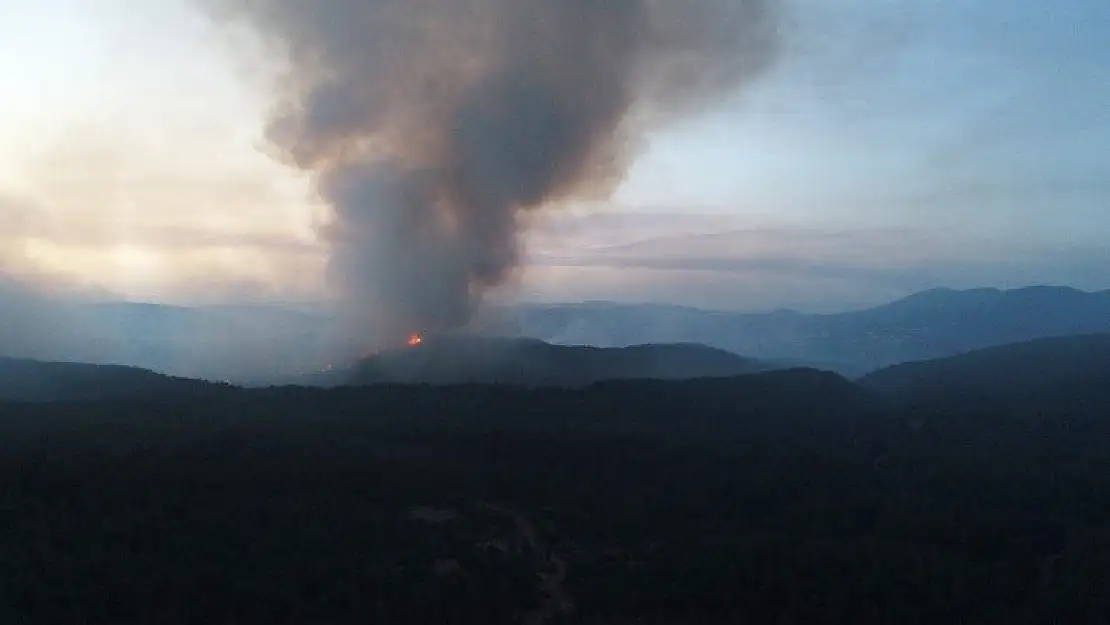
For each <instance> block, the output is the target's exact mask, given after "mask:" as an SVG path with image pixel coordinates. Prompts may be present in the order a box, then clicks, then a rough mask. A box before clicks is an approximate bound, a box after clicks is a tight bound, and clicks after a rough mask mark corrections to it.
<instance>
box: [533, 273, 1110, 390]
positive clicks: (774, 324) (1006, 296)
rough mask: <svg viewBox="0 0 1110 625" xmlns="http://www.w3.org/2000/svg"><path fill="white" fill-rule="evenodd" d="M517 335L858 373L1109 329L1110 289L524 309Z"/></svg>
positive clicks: (938, 291)
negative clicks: (816, 303) (848, 307)
mask: <svg viewBox="0 0 1110 625" xmlns="http://www.w3.org/2000/svg"><path fill="white" fill-rule="evenodd" d="M517 331H518V332H519V333H520V334H521V335H524V336H532V337H537V338H542V339H545V340H548V341H551V342H554V343H565V344H576V343H583V344H593V345H601V346H621V345H629V344H635V343H643V342H693V343H703V344H706V345H712V346H714V347H719V348H721V349H726V350H729V351H732V352H735V353H739V354H743V355H745V356H748V357H752V358H759V359H764V360H776V361H788V362H793V363H796V364H804V365H811V366H816V367H820V368H828V369H832V370H836V371H838V372H841V373H844V374H846V375H850V376H856V375H861V374H863V373H865V372H868V371H871V370H874V369H877V368H880V367H885V366H889V365H893V364H897V363H901V362H908V361H915V360H927V359H933V358H942V357H945V356H951V355H955V354H958V353H962V352H966V351H971V350H975V349H981V348H984V347H991V346H995V345H1004V344H1007V343H1016V342H1021V341H1027V340H1032V339H1037V338H1046V337H1054V336H1069V335H1078V334H1089V333H1097V332H1110V291H1101V292H1094V293H1090V292H1084V291H1079V290H1076V289H1071V288H1067V287H1030V288H1023V289H1014V290H999V289H974V290H967V291H956V290H950V289H935V290H930V291H924V292H921V293H917V294H915V295H911V296H909V297H907V298H904V299H901V300H898V301H895V302H892V303H890V304H886V305H883V306H879V307H876V308H871V309H867V310H860V311H853V312H845V313H837V314H804V313H798V312H794V311H776V312H771V313H755V314H750V313H735V312H714V311H705V310H698V309H691V308H682V307H677V306H660V305H639V306H629V305H621V304H607V303H585V304H567V305H558V306H555V305H542V306H540V305H537V306H526V307H521V308H520V310H519V312H518V313H517Z"/></svg>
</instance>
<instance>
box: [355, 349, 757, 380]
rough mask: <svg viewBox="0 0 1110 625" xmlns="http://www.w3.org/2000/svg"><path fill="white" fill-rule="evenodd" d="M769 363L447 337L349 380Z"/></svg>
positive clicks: (377, 361) (716, 354) (594, 373)
mask: <svg viewBox="0 0 1110 625" xmlns="http://www.w3.org/2000/svg"><path fill="white" fill-rule="evenodd" d="M770 368H772V367H771V366H770V365H768V364H766V363H761V362H758V361H754V360H750V359H747V358H743V357H741V356H738V355H736V354H732V353H730V352H726V351H724V350H721V349H716V348H712V347H707V346H704V345H692V344H674V345H637V346H631V347H625V348H598V347H585V346H560V345H551V344H549V343H545V342H543V341H539V340H534V339H488V338H474V337H449V338H448V337H444V338H438V339H436V340H433V341H428V342H426V343H425V344H423V345H420V346H417V347H412V348H405V349H400V350H394V351H389V352H384V353H382V354H379V355H377V356H373V357H371V358H368V359H366V360H364V361H362V362H361V363H359V364H358V365H357V366H356V367H355V368H354V369H353V370H352V371H351V372H350V374H349V376H348V377H347V378H346V380H344V381H345V382H347V383H351V384H370V383H380V382H408V383H428V384H465V383H487V384H492V383H497V384H525V385H539V386H582V385H587V384H591V383H593V382H598V381H601V380H612V379H670V380H674V379H685V378H702V377H724V376H733V375H740V374H745V373H755V372H758V371H765V370H767V369H770Z"/></svg>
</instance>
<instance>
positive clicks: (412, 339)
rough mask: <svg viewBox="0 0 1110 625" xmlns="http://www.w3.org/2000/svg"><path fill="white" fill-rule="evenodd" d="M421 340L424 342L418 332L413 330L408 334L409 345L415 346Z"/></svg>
mask: <svg viewBox="0 0 1110 625" xmlns="http://www.w3.org/2000/svg"><path fill="white" fill-rule="evenodd" d="M423 342H424V337H422V336H420V335H419V334H417V333H415V332H413V333H412V334H410V335H409V340H408V345H409V347H416V346H417V345H419V344H421V343H423Z"/></svg>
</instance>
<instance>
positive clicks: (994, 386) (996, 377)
mask: <svg viewBox="0 0 1110 625" xmlns="http://www.w3.org/2000/svg"><path fill="white" fill-rule="evenodd" d="M859 382H860V384H862V385H863V386H865V387H867V388H869V389H873V390H876V391H879V392H882V393H884V394H886V395H889V396H893V397H898V398H900V399H902V400H906V401H913V400H921V399H926V400H927V399H956V398H1017V399H1021V398H1025V397H1029V396H1032V395H1043V394H1046V393H1048V394H1051V395H1052V396H1058V397H1060V398H1061V400H1064V399H1069V398H1073V397H1074V398H1082V399H1086V400H1090V399H1092V398H1102V399H1110V334H1090V335H1081V336H1069V337H1056V338H1047V339H1038V340H1034V341H1027V342H1023V343H1016V344H1011V345H1003V346H998V347H991V348H986V349H981V350H976V351H972V352H968V353H964V354H960V355H957V356H951V357H948V358H942V359H938V360H930V361H923V362H912V363H905V364H900V365H895V366H892V367H887V368H884V369H881V370H879V371H875V372H873V373H870V374H868V375H866V376H864V377H863V378H861V379H860V381H859ZM1100 391H1101V392H1100Z"/></svg>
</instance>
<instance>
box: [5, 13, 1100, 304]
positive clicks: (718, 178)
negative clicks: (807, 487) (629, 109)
mask: <svg viewBox="0 0 1110 625" xmlns="http://www.w3.org/2000/svg"><path fill="white" fill-rule="evenodd" d="M787 18H788V19H787V20H786V22H785V23H784V25H783V32H784V41H785V50H784V54H783V58H782V60H781V62H780V63H779V65H778V66H777V67H776V68H775V69H774V71H773V72H771V73H770V74H769V75H767V76H766V77H765V78H764V79H763V80H762V81H761V82H760V83H759V84H758V85H756V87H755V88H754V89H752V90H751V91H749V92H747V93H745V94H743V96H742V97H739V98H737V99H736V100H735V101H730V102H727V103H722V105H721V106H720V107H719V108H718V109H717V110H715V111H713V112H712V113H710V114H708V115H706V116H704V117H702V118H699V119H694V120H688V121H687V122H685V123H683V124H681V125H680V126H678V127H676V128H673V129H672V130H670V131H668V132H667V133H665V134H662V135H659V136H656V137H653V138H652V140H651V145H650V148H649V149H648V151H647V152H646V153H645V154H644V156H643V158H642V159H641V160H640V161H639V162H637V163H636V165H635V167H634V168H633V170H632V171H631V172H630V174H629V177H628V179H627V181H626V184H625V185H624V186H623V188H622V189H621V190H620V191H619V193H618V194H617V196H616V197H615V198H614V199H613V201H612V203H611V205H609V206H608V207H607V209H608V210H610V211H617V212H619V213H620V214H621V215H622V216H623V217H621V218H619V219H613V218H609V217H599V218H589V217H587V218H582V219H568V220H562V221H560V222H559V223H548V224H545V225H542V227H541V228H540V230H539V231H537V232H535V233H533V235H532V236H531V237H530V239H531V240H532V241H533V244H534V246H533V248H532V251H533V260H532V267H531V268H530V269H529V270H528V272H526V275H525V279H524V283H523V284H522V285H521V288H522V289H523V292H524V294H525V295H526V296H529V297H536V298H543V299H575V298H593V299H670V300H672V301H678V302H680V303H691V304H698V305H706V306H721V307H739V308H752V307H754V308H760V307H774V306H777V305H797V306H802V307H809V308H836V307H841V306H848V305H856V304H863V303H868V302H872V301H877V300H881V299H885V298H889V297H896V296H899V295H902V294H905V293H907V292H909V291H912V290H915V289H918V288H923V287H928V286H937V285H951V286H979V285H984V286H986V285H1000V286H1017V285H1020V284H1025V283H1029V282H1054V283H1070V284H1074V285H1076V286H1079V287H1083V288H1091V289H1094V288H1110V273H1107V272H1105V271H1104V270H1100V267H1106V266H1110V251H1108V250H1107V248H1108V247H1110V246H1107V245H1106V240H1107V235H1108V234H1110V210H1108V209H1110V201H1108V199H1110V182H1108V181H1110V159H1108V158H1106V155H1107V154H1110V3H1107V2H1106V1H1105V0H1055V1H1054V2H1047V1H1044V0H931V1H929V0H914V1H910V0H903V1H898V0H793V1H792V2H790V3H789V4H788V11H787ZM245 50H246V48H245V47H244V45H243V41H241V40H233V39H232V33H228V32H227V31H224V30H218V29H217V28H216V27H215V26H214V25H213V24H212V23H211V22H210V20H208V19H207V18H206V17H205V16H203V15H202V14H201V13H200V12H198V11H197V10H196V9H195V8H194V7H192V6H191V5H190V4H189V3H187V2H186V1H185V0H160V1H158V2H151V1H149V0H38V1H37V2H23V1H17V0H0V52H2V53H0V93H3V97H2V98H0V263H3V264H2V265H0V269H3V270H5V271H7V272H9V273H30V274H34V275H43V274H48V275H54V276H59V277H61V278H65V279H69V280H77V281H79V282H84V283H89V284H95V285H97V286H101V287H104V288H107V289H110V290H112V291H114V292H117V293H122V294H123V295H125V296H128V297H132V298H137V299H155V300H178V301H180V300H198V299H209V300H211V299H229V298H230V299H236V298H239V299H241V298H245V297H255V296H259V297H260V296H266V295H272V296H275V297H313V296H317V295H319V294H320V287H321V284H322V278H321V274H320V272H321V266H322V257H323V256H322V251H321V250H320V248H319V246H318V245H317V244H316V242H315V237H314V234H313V224H314V223H315V220H316V219H318V218H319V215H320V207H318V206H316V205H315V204H314V202H313V200H312V198H311V194H310V192H309V181H308V180H306V179H305V178H304V177H303V176H301V175H299V174H297V173H295V172H293V171H291V170H289V169H286V168H284V167H282V166H280V165H278V164H276V163H274V162H273V161H272V160H271V159H270V158H269V157H268V156H267V155H266V154H264V153H263V151H262V149H261V145H262V140H261V138H260V135H261V127H262V124H263V122H264V119H265V116H266V112H267V107H268V106H269V104H268V103H269V101H270V98H269V97H268V92H267V86H268V81H269V80H270V79H271V76H270V75H267V74H266V73H264V72H263V70H262V67H263V66H264V64H261V63H258V62H253V61H257V59H250V58H247V55H246V54H245ZM705 233H715V235H714V236H715V238H714V241H715V243H714V245H713V246H709V247H707V246H706V239H705V238H704V237H699V236H697V235H699V234H705ZM644 239H655V241H654V242H651V243H641V244H639V245H638V246H633V247H632V248H626V247H619V246H622V245H624V244H632V243H636V242H637V241H641V240H644ZM757 243H758V244H757ZM630 250H632V251H630ZM618 257H619V262H618V260H616V259H617V258H618Z"/></svg>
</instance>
